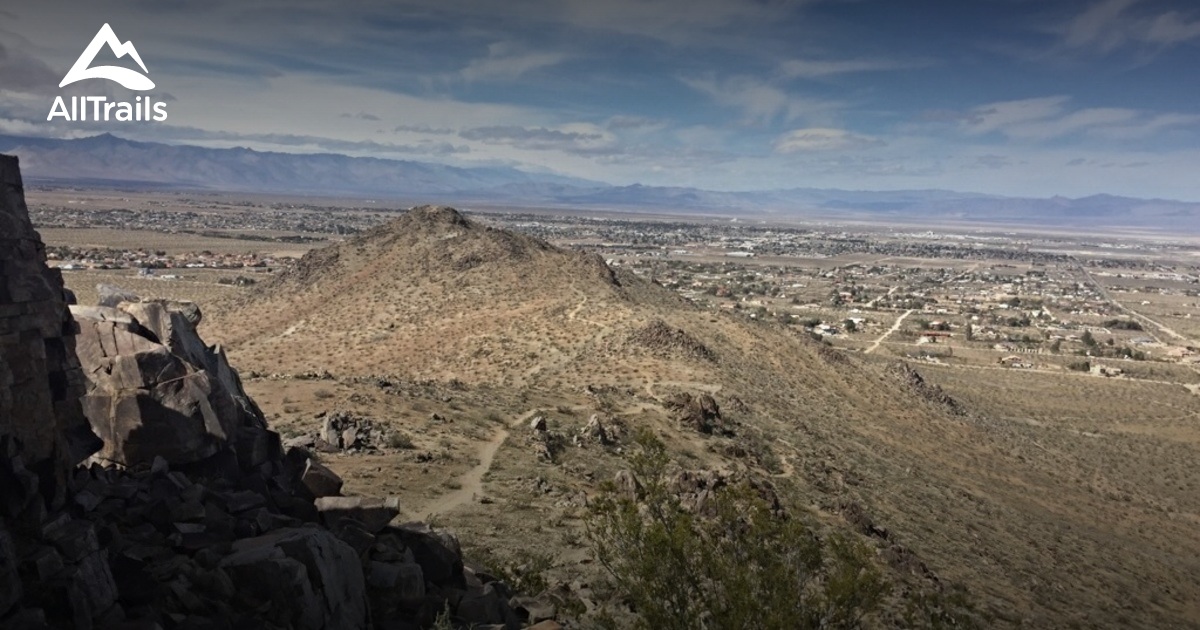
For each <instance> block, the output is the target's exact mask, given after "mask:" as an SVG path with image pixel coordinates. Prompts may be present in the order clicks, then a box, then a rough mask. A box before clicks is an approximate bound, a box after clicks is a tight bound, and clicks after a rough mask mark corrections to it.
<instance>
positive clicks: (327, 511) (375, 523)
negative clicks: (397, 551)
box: [316, 497, 400, 534]
mask: <svg viewBox="0 0 1200 630" xmlns="http://www.w3.org/2000/svg"><path fill="white" fill-rule="evenodd" d="M316 506H317V511H318V512H320V513H321V518H322V519H323V520H324V521H325V524H326V525H327V526H329V527H334V526H336V525H337V523H338V521H340V520H342V519H346V518H350V519H354V520H356V521H358V522H360V523H362V524H363V525H364V526H365V527H366V529H367V531H369V532H371V533H373V534H375V533H379V532H381V531H383V528H385V527H387V526H388V523H391V522H392V519H394V518H396V516H398V515H399V514H400V503H399V500H398V499H396V498H395V497H391V498H388V499H367V498H363V497H321V498H319V499H317V500H316Z"/></svg>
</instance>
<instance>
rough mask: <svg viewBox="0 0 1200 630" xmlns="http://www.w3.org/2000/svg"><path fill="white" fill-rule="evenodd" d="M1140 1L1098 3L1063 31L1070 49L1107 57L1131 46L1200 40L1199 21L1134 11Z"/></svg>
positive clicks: (1175, 14)
mask: <svg viewBox="0 0 1200 630" xmlns="http://www.w3.org/2000/svg"><path fill="white" fill-rule="evenodd" d="M1139 4H1141V5H1145V4H1146V3H1145V2H1143V1H1142V0H1101V1H1099V2H1096V3H1094V4H1092V5H1091V6H1090V7H1088V8H1087V9H1086V10H1084V11H1083V12H1082V13H1080V14H1078V15H1076V16H1075V17H1074V18H1072V19H1071V20H1070V21H1069V22H1067V24H1066V25H1065V26H1064V27H1063V29H1062V42H1063V44H1064V45H1065V46H1066V47H1067V48H1070V49H1084V50H1092V51H1097V52H1100V53H1110V52H1113V51H1115V50H1117V49H1119V48H1122V47H1124V46H1127V45H1132V44H1141V45H1149V46H1156V47H1164V46H1173V45H1176V44H1181V43H1184V42H1189V41H1192V40H1196V39H1200V19H1198V18H1196V17H1195V16H1187V15H1184V14H1183V13H1181V12H1179V11H1175V10H1171V11H1158V12H1155V11H1150V10H1143V11H1137V10H1136V9H1137V6H1138V5H1139Z"/></svg>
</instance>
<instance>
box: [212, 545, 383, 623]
mask: <svg viewBox="0 0 1200 630" xmlns="http://www.w3.org/2000/svg"><path fill="white" fill-rule="evenodd" d="M220 567H221V568H222V569H223V570H224V571H225V572H226V573H228V574H229V577H230V578H231V579H232V580H233V583H234V586H235V589H236V591H237V592H238V593H239V597H245V598H253V599H255V600H257V601H260V602H261V605H262V606H263V608H264V611H263V613H262V614H263V616H264V617H265V618H266V619H268V620H269V621H271V622H273V623H276V624H278V625H282V626H288V627H294V628H299V629H303V630H317V629H319V628H365V627H367V624H368V616H367V599H366V585H365V582H364V579H363V571H362V566H361V564H360V563H359V560H358V557H357V556H356V555H355V553H354V550H353V549H351V548H350V547H349V546H348V545H346V544H345V543H343V542H341V541H339V540H338V539H337V538H335V537H334V536H333V534H330V533H329V532H327V531H323V530H320V529H314V528H302V529H281V530H277V531H274V532H271V533H270V534H267V535H265V536H259V537H257V538H249V539H244V540H239V541H237V542H236V543H234V545H233V553H232V554H230V555H228V556H226V557H225V558H224V559H222V560H221V563H220Z"/></svg>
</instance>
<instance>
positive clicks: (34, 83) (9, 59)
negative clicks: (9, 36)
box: [0, 42, 59, 93]
mask: <svg viewBox="0 0 1200 630" xmlns="http://www.w3.org/2000/svg"><path fill="white" fill-rule="evenodd" d="M58 81H59V75H58V73H57V72H55V71H53V70H51V69H50V66H48V65H46V64H45V63H44V62H42V61H41V60H40V59H35V58H34V57H32V56H30V55H28V54H26V53H24V52H22V51H21V50H20V49H19V48H14V47H11V46H6V45H5V44H4V42H0V90H10V91H13V92H23V93H31V92H40V91H45V90H47V89H51V88H54V87H56V86H57V85H58Z"/></svg>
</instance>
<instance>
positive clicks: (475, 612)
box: [456, 584, 521, 630]
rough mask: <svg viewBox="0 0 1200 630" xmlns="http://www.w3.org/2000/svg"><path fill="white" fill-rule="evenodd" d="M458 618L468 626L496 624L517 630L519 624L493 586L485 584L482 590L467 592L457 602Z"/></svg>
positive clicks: (505, 601)
mask: <svg viewBox="0 0 1200 630" xmlns="http://www.w3.org/2000/svg"><path fill="white" fill-rule="evenodd" d="M456 612H457V615H458V618H459V619H461V620H463V621H464V622H466V623H467V624H468V625H470V626H477V625H479V624H498V625H501V624H502V625H503V627H504V628H509V629H512V630H518V629H519V628H520V627H521V622H520V620H519V619H518V618H517V615H516V613H514V612H513V610H512V609H511V608H509V606H508V602H507V600H506V599H505V598H504V597H503V596H502V595H501V594H500V593H499V592H498V591H497V589H496V588H495V586H494V585H493V584H485V585H484V587H483V590H479V591H469V592H467V593H466V594H465V595H463V597H462V599H461V600H459V602H458V608H457V611H456Z"/></svg>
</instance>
